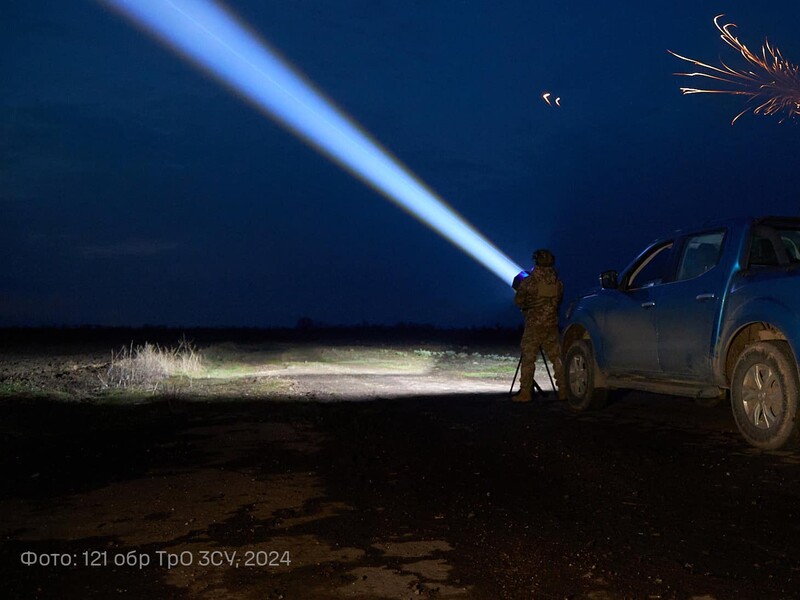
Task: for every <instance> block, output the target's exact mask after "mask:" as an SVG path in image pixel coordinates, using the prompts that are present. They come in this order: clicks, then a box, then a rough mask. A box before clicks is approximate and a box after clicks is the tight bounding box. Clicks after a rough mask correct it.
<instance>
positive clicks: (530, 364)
mask: <svg viewBox="0 0 800 600" xmlns="http://www.w3.org/2000/svg"><path fill="white" fill-rule="evenodd" d="M539 344H540V336H539V335H538V332H537V330H536V328H535V327H533V326H531V325H530V324H528V325H526V326H525V334H524V335H523V336H522V344H521V348H522V365H521V366H520V380H519V383H520V389H521V390H522V389H524V390H528V391H531V390H533V376H534V373H535V371H536V359H537V358H538V357H539Z"/></svg>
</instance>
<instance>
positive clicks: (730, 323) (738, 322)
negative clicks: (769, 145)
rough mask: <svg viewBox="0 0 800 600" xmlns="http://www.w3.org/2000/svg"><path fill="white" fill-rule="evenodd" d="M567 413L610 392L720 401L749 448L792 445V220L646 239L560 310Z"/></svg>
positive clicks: (795, 259) (796, 345)
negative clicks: (621, 265)
mask: <svg viewBox="0 0 800 600" xmlns="http://www.w3.org/2000/svg"><path fill="white" fill-rule="evenodd" d="M562 348H563V352H564V368H565V379H566V383H567V386H568V389H567V397H568V403H569V406H570V407H571V408H572V409H573V410H576V411H583V410H587V409H589V408H593V407H599V406H602V405H603V404H604V403H605V402H606V399H607V395H608V392H609V391H610V390H614V389H637V390H645V391H650V392H656V393H663V394H674V395H680V396H689V397H694V398H696V399H697V400H698V403H701V404H708V405H713V404H715V403H717V402H719V401H720V400H721V399H722V398H724V397H725V396H726V395H728V393H729V395H730V400H731V407H732V410H733V416H734V418H735V420H736V424H737V426H738V428H739V431H740V432H741V433H742V435H743V436H744V438H745V439H746V440H747V441H748V442H749V443H751V444H752V445H754V446H756V447H759V448H765V449H777V448H782V447H785V446H787V445H790V444H797V443H798V442H799V441H800V433H798V426H797V423H796V419H797V414H798V403H800V397H799V396H798V394H800V378H799V377H798V356H800V218H787V217H763V218H749V219H744V218H742V219H735V220H729V221H720V222H716V223H710V224H707V225H704V226H702V227H698V228H693V229H686V230H682V231H677V232H675V233H674V234H672V235H670V236H668V237H664V238H662V239H659V240H657V241H656V242H654V243H652V244H651V245H650V246H648V247H647V249H645V250H644V252H642V253H641V254H640V255H639V256H638V257H636V259H635V260H634V261H633V262H632V263H631V264H630V265H629V266H628V267H627V268H626V269H624V270H623V271H622V272H621V273H617V272H616V271H605V272H604V273H602V274H601V275H600V287H599V288H598V289H596V290H593V291H591V292H590V293H588V294H586V295H584V296H582V297H580V298H579V299H577V300H576V301H575V302H573V303H572V304H571V305H570V307H569V308H568V310H567V315H566V322H565V327H564V329H563V334H562Z"/></svg>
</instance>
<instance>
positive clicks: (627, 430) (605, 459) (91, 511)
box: [0, 342, 800, 600]
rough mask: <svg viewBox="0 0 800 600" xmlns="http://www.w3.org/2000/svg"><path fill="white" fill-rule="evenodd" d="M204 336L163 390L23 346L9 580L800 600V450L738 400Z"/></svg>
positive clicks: (295, 592)
mask: <svg viewBox="0 0 800 600" xmlns="http://www.w3.org/2000/svg"><path fill="white" fill-rule="evenodd" d="M201 351H202V352H203V354H204V357H205V360H206V361H207V363H208V366H207V368H206V371H205V372H204V374H203V375H202V376H199V377H196V378H193V379H191V380H187V379H186V378H179V379H178V380H177V381H171V382H165V383H164V384H162V385H161V386H160V387H159V389H156V391H155V393H152V392H146V393H145V392H141V391H136V390H122V391H120V390H110V389H107V388H103V386H102V385H101V381H102V378H103V376H104V373H105V372H106V371H107V368H108V358H107V357H108V354H109V353H108V352H107V351H106V350H105V349H103V348H101V347H97V348H93V349H92V348H90V349H87V348H86V347H84V346H80V347H79V346H75V345H69V344H68V345H62V346H59V347H50V346H31V347H25V348H14V347H9V346H8V345H6V346H5V347H3V348H0V392H2V397H1V398H0V444H1V445H2V453H0V462H1V463H2V469H3V480H4V485H3V486H2V491H0V536H2V537H1V538H0V539H2V555H1V557H2V558H1V560H2V563H0V564H1V565H2V566H1V567H0V568H1V569H2V571H0V577H2V579H1V581H2V582H3V592H2V597H4V598H110V597H128V598H202V599H206V598H208V599H212V598H246V599H249V598H253V599H316V598H319V599H341V598H357V599H371V598H393V599H402V598H420V597H422V598H437V599H438V598H442V599H445V598H447V599H460V598H476V599H495V598H507V599H517V598H519V599H522V598H544V599H548V598H557V599H562V598H576V599H577V598H591V599H595V600H599V599H608V598H697V599H701V598H702V599H723V598H792V597H798V596H800V560H798V557H797V553H798V550H800V543H799V542H798V533H799V530H800V522H798V518H797V513H798V511H800V504H799V503H798V500H799V498H798V495H800V480H799V479H798V477H797V470H798V462H800V460H798V458H799V457H798V455H797V454H796V453H793V452H780V453H778V452H773V453H766V452H760V451H756V450H754V449H751V448H749V447H748V446H747V445H746V444H745V443H744V442H743V441H742V439H741V438H740V437H739V435H738V433H737V432H736V430H735V426H734V423H733V419H732V417H731V415H730V409H729V406H727V404H725V403H723V405H721V406H718V407H716V408H713V409H708V408H700V407H698V406H696V405H695V404H694V403H693V402H692V401H691V400H688V399H681V398H668V397H661V396H654V395H647V394H633V393H629V394H618V395H617V396H616V398H615V401H614V403H613V404H612V405H611V406H609V407H608V408H606V409H605V410H603V411H602V412H598V413H592V414H582V415H574V414H571V413H569V412H568V411H567V410H565V408H564V406H563V405H562V404H560V403H559V402H557V401H555V400H553V399H552V398H546V399H540V400H539V401H537V402H534V403H531V404H526V405H519V404H514V403H511V402H510V401H509V400H508V397H507V395H506V394H505V392H506V391H507V389H508V385H509V383H510V380H511V376H512V375H513V371H514V367H515V366H516V359H515V352H516V349H515V348H514V347H513V346H508V347H506V348H497V347H492V348H487V347H467V346H463V345H459V346H453V347H450V346H447V345H438V346H437V345H425V344H416V345H415V344H403V345H399V346H398V345H393V344H391V343H383V344H370V345H369V346H368V347H365V346H358V345H348V344H346V343H345V344H336V345H331V344H319V343H316V344H314V343H299V342H294V343H285V342H284V343H281V344H260V345H258V346H254V345H249V346H248V345H242V344H233V343H229V344H217V345H214V346H209V347H207V348H201ZM540 375H541V377H540V378H539V380H540V382H541V383H542V385H543V387H545V388H547V387H549V385H548V383H547V379H546V375H545V374H544V372H543V371H542V369H540ZM26 563H28V564H26Z"/></svg>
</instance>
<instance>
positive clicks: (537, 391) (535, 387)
mask: <svg viewBox="0 0 800 600" xmlns="http://www.w3.org/2000/svg"><path fill="white" fill-rule="evenodd" d="M539 354H540V355H541V356H542V362H543V363H544V368H545V371H547V378H548V379H549V380H550V386H551V387H552V388H553V393H555V391H556V383H555V381H553V376H552V375H551V374H550V367H548V366H547V358H545V355H544V348H542V347H541V346H539ZM520 366H522V355H521V354H520V357H519V361H518V362H517V370H516V371H514V379H512V380H511V388H510V389H509V390H508V393H509V395H511V394H512V393H513V392H514V384H515V383H516V382H517V375H518V374H519V368H520ZM533 392H534V393H535V394H541V395H542V396H544V395H545V394H548V393H549V392H545V391H544V390H543V389H542V386H540V385H539V384H538V383H536V380H535V379H534V380H533Z"/></svg>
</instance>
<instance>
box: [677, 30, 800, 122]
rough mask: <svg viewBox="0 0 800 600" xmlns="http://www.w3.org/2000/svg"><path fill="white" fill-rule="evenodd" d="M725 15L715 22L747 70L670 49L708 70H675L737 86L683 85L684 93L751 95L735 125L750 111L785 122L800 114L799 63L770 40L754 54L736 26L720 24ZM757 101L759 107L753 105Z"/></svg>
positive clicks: (723, 37)
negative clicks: (775, 117) (794, 61)
mask: <svg viewBox="0 0 800 600" xmlns="http://www.w3.org/2000/svg"><path fill="white" fill-rule="evenodd" d="M723 16H725V15H718V16H716V17H714V25H715V26H716V27H717V29H718V30H719V32H720V34H721V35H720V37H721V38H722V40H723V41H724V42H725V43H726V44H728V45H729V46H730V47H732V48H733V49H734V50H736V51H737V52H739V54H741V55H742V57H743V58H744V59H745V61H746V62H747V65H748V66H747V67H746V68H744V69H734V68H732V67H729V66H728V65H726V64H725V63H724V62H723V61H722V60H720V65H721V67H715V66H713V65H709V64H706V63H703V62H700V61H698V60H694V59H692V58H687V57H685V56H681V55H680V54H677V53H675V52H673V51H672V50H667V52H669V53H670V54H672V55H673V56H675V57H676V58H679V59H681V60H685V61H686V62H689V63H692V64H693V65H697V66H698V67H701V68H702V69H706V72H703V71H696V72H694V73H675V75H680V76H684V77H705V78H707V79H712V80H714V81H718V82H720V83H722V84H725V85H729V86H733V88H732V89H725V88H722V89H700V88H690V87H682V88H680V89H681V92H683V93H684V94H731V95H736V96H746V97H747V98H748V104H749V106H747V108H745V109H744V110H743V111H742V112H740V113H739V114H738V115H736V116H735V117H734V118H733V120H732V121H731V125H733V124H734V123H735V122H736V120H737V119H738V118H739V117H741V116H742V115H743V114H745V113H746V112H748V111H752V112H753V114H755V115H758V114H762V115H766V116H772V115H781V119H780V121H779V122H781V123H782V122H783V121H785V120H786V119H787V118H789V117H796V116H798V115H800V72H799V70H798V67H797V65H794V64H792V63H791V62H789V61H788V60H786V59H785V58H783V55H782V54H781V52H780V50H778V49H777V48H775V47H774V46H770V43H769V40H765V42H764V45H763V46H761V55H758V54H754V53H753V52H751V51H750V50H749V49H748V48H747V46H745V45H744V44H743V43H742V42H740V41H739V39H738V38H737V37H736V35H734V31H735V28H736V25H734V24H733V23H727V24H725V25H720V22H719V20H720V19H721V18H722V17H723ZM753 104H755V106H752V105H753Z"/></svg>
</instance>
